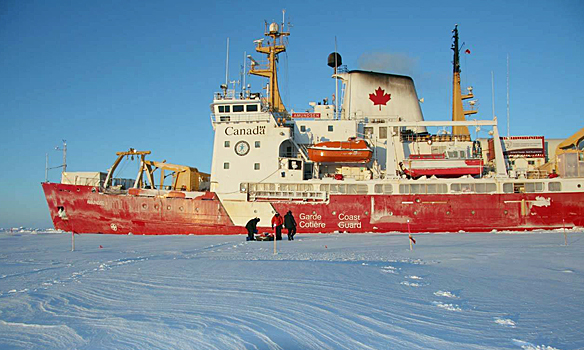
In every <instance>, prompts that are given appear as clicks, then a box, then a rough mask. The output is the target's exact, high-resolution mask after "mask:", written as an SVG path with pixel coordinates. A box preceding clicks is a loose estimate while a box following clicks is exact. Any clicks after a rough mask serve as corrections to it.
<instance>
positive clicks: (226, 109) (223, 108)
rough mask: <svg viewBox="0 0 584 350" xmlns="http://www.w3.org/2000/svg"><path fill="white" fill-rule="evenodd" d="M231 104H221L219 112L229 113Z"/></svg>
mask: <svg viewBox="0 0 584 350" xmlns="http://www.w3.org/2000/svg"><path fill="white" fill-rule="evenodd" d="M229 112H230V106H219V113H229Z"/></svg>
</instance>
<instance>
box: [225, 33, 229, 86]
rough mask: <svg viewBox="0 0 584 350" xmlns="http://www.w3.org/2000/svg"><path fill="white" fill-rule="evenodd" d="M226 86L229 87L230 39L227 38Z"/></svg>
mask: <svg viewBox="0 0 584 350" xmlns="http://www.w3.org/2000/svg"><path fill="white" fill-rule="evenodd" d="M225 85H226V86H229V38H227V57H226V58H225Z"/></svg>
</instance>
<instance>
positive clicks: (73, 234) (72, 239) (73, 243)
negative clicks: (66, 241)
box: [71, 232, 75, 252]
mask: <svg viewBox="0 0 584 350" xmlns="http://www.w3.org/2000/svg"><path fill="white" fill-rule="evenodd" d="M71 251H72V252H74V251H75V232H71Z"/></svg>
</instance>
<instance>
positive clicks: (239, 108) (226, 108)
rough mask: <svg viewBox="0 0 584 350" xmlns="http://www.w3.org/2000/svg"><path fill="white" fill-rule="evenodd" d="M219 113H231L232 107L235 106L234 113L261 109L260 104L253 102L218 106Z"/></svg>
mask: <svg viewBox="0 0 584 350" xmlns="http://www.w3.org/2000/svg"><path fill="white" fill-rule="evenodd" d="M217 107H218V110H219V113H231V107H233V113H241V112H243V111H244V109H245V112H257V111H258V110H259V105H257V104H251V105H233V106H231V105H222V106H217Z"/></svg>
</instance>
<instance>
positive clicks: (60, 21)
mask: <svg viewBox="0 0 584 350" xmlns="http://www.w3.org/2000/svg"><path fill="white" fill-rule="evenodd" d="M439 3H443V4H440V5H438V4H439ZM283 9H285V10H286V15H287V19H288V20H290V21H291V22H292V25H293V27H292V28H291V36H290V38H289V46H288V52H287V53H285V54H284V55H283V56H282V58H281V60H280V63H281V65H280V70H281V72H280V89H281V91H282V93H283V95H284V96H283V100H284V103H285V105H286V106H287V107H288V108H289V109H290V108H294V109H297V110H301V109H306V108H307V107H308V102H310V101H319V100H322V99H323V98H325V97H328V96H331V95H332V94H333V93H334V82H333V80H332V79H330V75H331V69H330V68H329V67H327V65H326V59H327V55H328V54H329V53H330V52H332V51H333V50H334V45H335V44H334V43H335V37H336V40H337V47H338V51H339V52H340V53H341V55H342V56H343V63H345V64H346V65H347V67H348V68H349V69H367V68H368V66H367V64H368V63H367V62H371V59H372V58H377V59H378V63H377V64H376V67H378V69H381V70H383V71H384V72H387V73H398V74H407V75H411V76H412V77H413V78H414V81H415V83H416V87H417V89H418V95H419V96H420V97H423V98H424V100H425V102H424V104H423V105H422V110H423V112H424V116H425V118H426V119H428V120H442V119H448V118H450V117H451V95H450V94H451V84H452V67H451V60H452V51H451V50H450V44H451V30H452V28H453V27H454V25H455V24H458V25H459V30H460V36H461V42H465V48H468V49H470V50H471V54H470V55H463V56H462V62H461V63H462V70H463V71H462V75H463V79H462V82H463V85H465V86H466V85H473V87H474V92H475V95H476V96H477V98H478V99H479V114H478V116H477V118H480V119H490V118H491V117H492V102H491V100H492V97H491V93H492V89H491V72H493V73H494V77H495V114H496V115H497V116H499V119H500V121H501V124H502V125H501V132H502V133H503V134H506V133H507V128H506V115H507V112H506V104H507V99H506V94H507V92H506V75H507V55H509V58H510V97H511V98H510V115H511V121H510V133H511V135H517V136H518V135H544V136H545V137H546V138H566V137H568V136H570V135H571V134H572V133H574V132H575V131H576V130H578V129H579V128H581V127H582V126H583V124H584V122H583V121H584V115H583V113H582V106H581V96H582V92H581V91H582V85H583V83H584V67H583V65H582V62H584V38H583V35H582V33H584V2H582V1H529V2H528V1H517V2H510V1H480V2H475V1H456V2H453V1H448V2H436V1H414V2H409V3H407V4H406V3H405V2H389V1H368V2H363V3H360V4H357V2H354V1H351V2H345V1H313V2H302V1H300V2H294V3H293V4H290V3H286V2H277V1H276V2H273V3H271V4H261V3H253V2H252V3H250V2H228V1H209V2H205V3H199V2H194V1H175V2H162V1H99V2H98V1H10V0H4V1H2V2H0V79H1V80H0V81H1V82H2V83H1V84H0V118H1V128H0V140H2V141H1V142H2V147H1V148H0V156H1V159H2V164H3V171H2V172H0V181H1V186H0V227H11V226H20V225H24V226H37V227H50V226H51V222H50V218H49V214H48V210H47V205H46V202H45V199H44V197H43V193H42V189H41V187H40V183H41V182H42V181H43V180H44V177H45V154H46V153H48V154H49V162H50V166H56V165H59V164H60V163H61V157H62V155H61V153H60V152H58V151H55V150H54V148H55V147H56V146H61V140H62V139H65V140H67V144H68V154H67V163H68V170H69V171H105V170H106V169H107V168H108V167H110V166H111V164H112V163H113V161H114V160H115V152H119V151H123V150H127V149H128V148H130V147H133V148H136V149H140V150H151V151H152V155H151V157H150V158H151V159H154V160H163V159H166V160H168V162H172V163H178V164H185V165H190V166H194V167H198V168H199V169H200V170H202V171H209V169H210V166H211V150H212V140H213V131H212V127H211V125H210V120H209V115H210V110H209V104H210V103H211V101H212V94H213V92H216V91H218V90H219V85H220V84H221V83H223V82H224V80H225V55H226V39H227V38H228V37H229V38H230V72H231V73H232V74H230V78H231V79H237V78H238V76H237V72H238V71H239V69H240V66H241V65H242V62H243V53H244V52H247V53H248V54H253V52H252V51H253V47H254V44H253V40H255V39H259V38H261V37H262V35H263V30H264V20H266V21H273V20H276V21H281V18H282V10H283ZM254 56H255V57H256V58H259V56H258V55H257V54H256V55H254ZM248 82H250V83H251V84H252V90H254V91H259V90H260V88H261V86H262V84H264V82H263V81H262V80H261V79H260V78H257V77H251V78H248ZM479 136H480V135H479ZM131 176H133V173H132V175H131ZM59 179H60V170H59V169H56V170H52V171H50V172H49V180H50V181H58V180H59Z"/></svg>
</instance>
